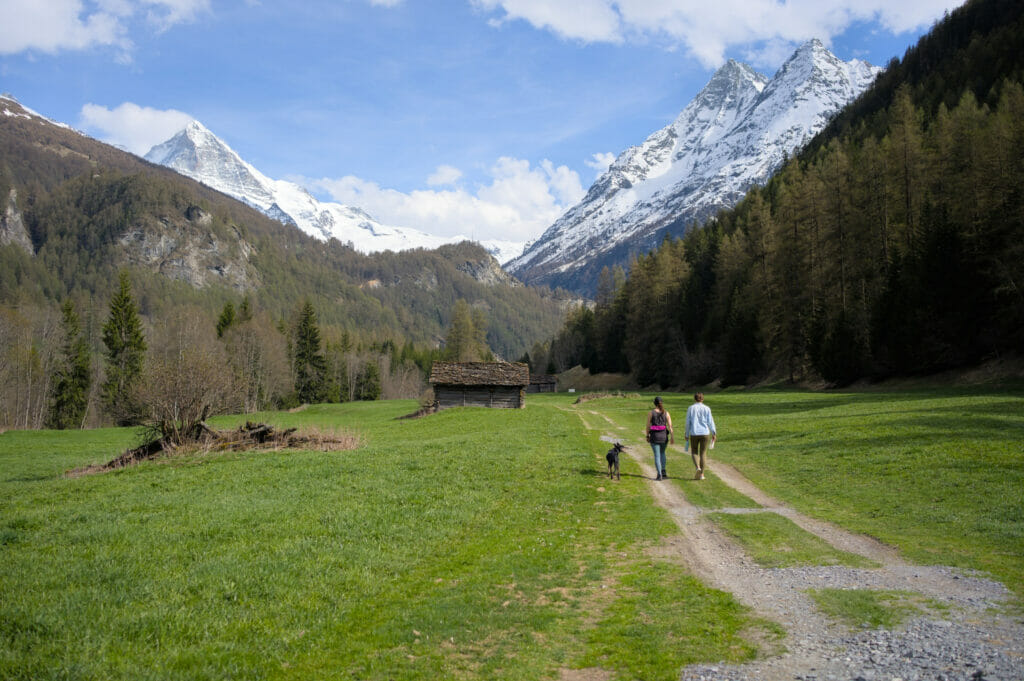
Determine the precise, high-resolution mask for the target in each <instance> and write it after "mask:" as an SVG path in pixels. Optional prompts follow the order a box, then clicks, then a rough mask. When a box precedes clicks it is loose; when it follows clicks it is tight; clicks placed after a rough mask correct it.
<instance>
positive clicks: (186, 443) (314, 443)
mask: <svg viewBox="0 0 1024 681" xmlns="http://www.w3.org/2000/svg"><path fill="white" fill-rule="evenodd" d="M155 432H159V431H155ZM359 445H360V439H359V437H358V436H356V435H352V434H350V433H329V432H323V431H320V430H317V429H312V428H310V429H304V430H302V431H301V432H300V431H299V429H298V428H285V429H283V430H282V429H278V428H275V427H274V426H272V425H268V424H266V423H252V422H251V421H246V422H245V425H244V426H241V427H239V428H237V429H235V430H223V431H219V430H214V429H213V428H210V427H209V426H208V425H206V423H203V422H200V423H198V424H195V425H194V426H192V427H191V428H190V429H188V430H187V431H186V432H181V431H179V432H178V433H177V435H176V437H174V438H169V437H163V436H157V437H153V438H152V439H149V440H147V441H146V442H145V444H142V445H140V446H138V447H135V448H133V449H129V450H128V451H126V452H125V453H124V454H121V455H120V456H118V457H117V458H116V459H113V460H112V461H109V462H107V463H105V464H103V465H96V466H89V467H87V468H79V469H76V470H74V471H71V472H70V473H69V475H71V476H77V475H83V474H88V473H101V472H103V471H111V470H115V469H117V468H124V467H125V466H131V465H132V464H136V463H138V462H140V461H145V460H147V459H154V458H157V457H160V456H167V455H172V454H186V453H206V452H237V451H257V450H263V451H265V450H281V449H302V450H307V451H308V450H315V451H323V452H329V451H343V450H348V449H355V448H356V447H358V446H359Z"/></svg>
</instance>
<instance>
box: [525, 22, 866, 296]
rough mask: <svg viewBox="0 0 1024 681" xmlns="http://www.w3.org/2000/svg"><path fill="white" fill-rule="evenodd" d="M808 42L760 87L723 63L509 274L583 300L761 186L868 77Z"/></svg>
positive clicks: (758, 80) (741, 67)
mask: <svg viewBox="0 0 1024 681" xmlns="http://www.w3.org/2000/svg"><path fill="white" fill-rule="evenodd" d="M878 71H879V69H875V68H874V67H871V66H870V65H866V64H864V63H863V62H860V61H857V60H854V61H851V62H844V61H841V60H840V59H838V58H837V57H836V56H835V55H833V54H832V53H831V52H829V51H828V49H826V48H825V46H824V44H823V43H822V42H821V41H820V40H818V39H811V40H808V41H807V42H805V43H804V44H803V45H801V46H800V48H799V49H797V50H796V51H795V52H794V53H793V54H792V56H790V58H789V59H788V60H787V61H786V63H785V64H784V65H783V66H782V68H780V69H779V71H778V72H777V73H776V74H775V75H774V76H773V77H772V78H771V79H768V78H766V77H765V76H763V75H761V74H760V73H758V72H757V71H755V70H754V69H753V68H751V67H750V66H749V65H747V64H744V63H742V62H739V61H736V60H735V59H730V60H728V61H727V62H726V63H725V64H723V65H722V66H721V67H720V68H719V69H718V70H717V71H716V72H715V74H714V75H713V76H712V78H711V79H710V80H709V81H708V83H707V85H705V86H704V88H703V89H702V90H701V91H700V92H699V93H698V94H697V96H696V97H694V99H693V100H692V101H691V102H690V103H689V104H687V105H686V108H684V109H683V111H682V113H680V114H679V116H678V117H677V118H676V120H675V121H674V122H673V123H672V124H671V125H670V126H668V127H666V128H663V129H662V130H659V131H657V132H655V133H653V134H652V135H650V136H649V137H648V138H647V140H646V141H644V143H643V144H641V145H639V146H635V147H630V148H629V149H627V150H626V151H624V152H623V153H622V154H620V155H619V157H618V158H616V159H615V162H614V163H613V164H612V165H611V166H610V167H609V169H608V171H607V172H606V173H604V174H603V175H602V176H601V177H599V178H598V179H597V181H596V182H595V183H594V185H593V186H591V188H590V190H589V191H588V192H587V194H586V196H585V197H584V198H583V200H582V201H581V202H580V203H579V204H577V205H575V206H573V207H572V208H570V209H569V210H568V211H567V212H566V213H565V214H564V215H562V216H561V217H560V218H559V219H558V220H557V221H556V222H555V223H554V224H553V225H551V226H550V227H549V228H548V229H547V230H546V231H545V232H544V234H543V235H542V236H541V237H540V239H538V240H537V241H535V242H534V243H533V244H532V245H531V246H530V247H529V248H528V249H527V250H526V251H525V252H524V253H523V255H521V256H520V257H519V258H516V259H515V260H513V261H512V262H510V263H508V264H507V267H508V269H509V271H510V272H511V273H512V274H514V275H516V276H518V277H519V278H520V279H521V280H522V281H524V282H527V283H536V284H548V285H550V286H561V287H563V288H567V289H569V290H573V291H576V292H578V293H582V294H584V295H588V294H591V293H592V292H593V289H594V287H595V286H596V280H597V273H598V272H600V270H601V267H602V266H603V265H608V266H612V265H622V264H626V263H628V262H629V259H630V257H631V256H632V255H633V254H635V253H640V252H644V251H646V250H648V249H650V248H654V247H656V246H657V245H658V244H659V243H660V242H661V240H662V238H664V236H665V235H666V234H670V233H671V234H674V235H677V236H678V235H679V234H681V233H682V232H684V231H685V230H686V228H687V227H688V226H689V225H691V224H693V223H694V222H700V221H702V220H705V219H707V218H708V217H710V216H712V215H714V214H715V213H716V212H717V211H718V210H721V209H723V208H728V207H731V206H733V205H735V203H736V202H737V201H739V200H740V199H742V198H743V196H744V195H745V193H746V192H747V190H748V189H749V188H750V187H751V186H754V185H758V184H763V183H764V182H765V181H767V180H768V178H769V177H770V176H771V175H772V173H773V172H774V171H775V170H776V169H777V168H778V167H779V166H780V165H781V163H782V162H783V159H785V157H786V156H787V155H788V154H792V153H793V152H794V150H796V149H798V148H799V147H800V146H801V145H802V144H803V143H804V142H805V141H806V140H807V139H809V138H810V137H811V136H813V135H814V134H815V133H816V132H818V131H819V130H821V128H822V127H823V126H824V125H825V122H826V121H827V120H828V118H829V117H830V116H831V115H832V114H833V113H835V111H837V110H838V109H839V108H841V107H842V106H843V105H844V104H846V103H847V102H849V101H850V100H852V99H853V98H854V97H856V96H857V95H858V94H860V92H862V91H863V90H864V89H865V88H866V87H867V86H868V85H869V84H870V82H871V80H872V79H873V78H874V76H875V75H876V74H877V73H878Z"/></svg>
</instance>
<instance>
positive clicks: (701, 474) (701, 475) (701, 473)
mask: <svg viewBox="0 0 1024 681" xmlns="http://www.w3.org/2000/svg"><path fill="white" fill-rule="evenodd" d="M700 479H701V480H703V479H704V471H701V472H700Z"/></svg>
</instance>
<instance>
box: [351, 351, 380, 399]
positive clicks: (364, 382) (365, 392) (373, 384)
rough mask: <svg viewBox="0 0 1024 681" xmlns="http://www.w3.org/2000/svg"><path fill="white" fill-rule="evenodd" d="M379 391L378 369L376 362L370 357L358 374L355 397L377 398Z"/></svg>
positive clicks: (378, 397)
mask: <svg viewBox="0 0 1024 681" xmlns="http://www.w3.org/2000/svg"><path fill="white" fill-rule="evenodd" d="M380 392H381V386H380V369H379V368H378V367H377V362H376V361H374V360H372V359H371V360H370V361H369V362H367V363H366V366H364V367H363V370H362V372H360V374H359V380H358V382H357V384H356V399H357V400H367V401H371V400H379V399H380Z"/></svg>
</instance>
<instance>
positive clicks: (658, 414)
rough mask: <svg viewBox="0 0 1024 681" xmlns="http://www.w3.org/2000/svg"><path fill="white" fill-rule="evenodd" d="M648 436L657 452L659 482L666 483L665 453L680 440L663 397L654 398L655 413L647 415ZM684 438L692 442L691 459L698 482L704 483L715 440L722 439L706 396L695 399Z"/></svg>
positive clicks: (653, 411)
mask: <svg viewBox="0 0 1024 681" xmlns="http://www.w3.org/2000/svg"><path fill="white" fill-rule="evenodd" d="M646 433H647V441H648V442H650V443H651V449H652V450H654V469H655V471H657V473H658V477H657V479H658V480H664V479H665V478H667V477H668V473H667V472H666V471H665V450H666V448H667V447H668V445H669V444H675V442H676V440H675V437H674V436H673V434H672V416H671V415H670V414H669V413H668V410H667V409H665V405H664V404H663V403H662V401H661V398H660V397H655V398H654V409H652V410H651V411H650V412H649V413H648V414H647V426H646ZM684 437H685V438H686V439H687V440H688V444H689V449H690V457H691V458H692V459H693V465H694V467H695V468H696V469H697V472H696V474H695V475H694V480H703V479H704V469H705V468H706V467H707V450H708V449H709V447H713V446H714V443H715V440H717V439H718V434H717V432H716V431H715V419H714V418H712V416H711V409H710V408H709V407H708V406H707V405H706V404H704V393H697V394H696V395H694V396H693V404H691V405H690V408H689V409H687V410H686V432H685V434H684Z"/></svg>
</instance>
